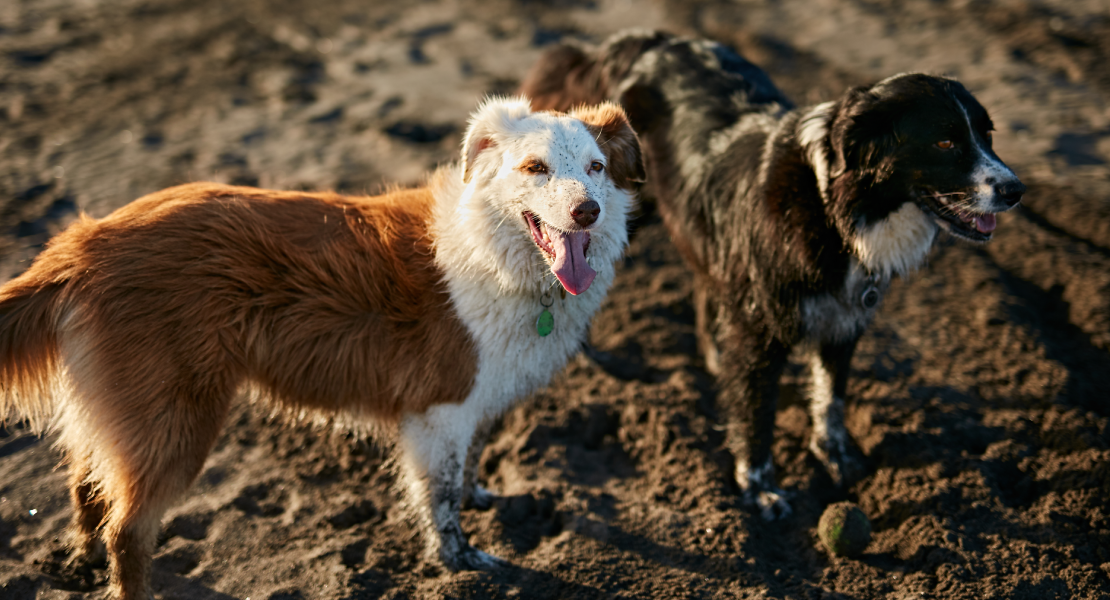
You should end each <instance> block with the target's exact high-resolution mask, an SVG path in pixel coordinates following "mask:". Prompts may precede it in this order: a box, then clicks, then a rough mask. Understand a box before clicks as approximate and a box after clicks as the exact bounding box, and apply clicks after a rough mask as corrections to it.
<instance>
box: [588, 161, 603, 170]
mask: <svg viewBox="0 0 1110 600" xmlns="http://www.w3.org/2000/svg"><path fill="white" fill-rule="evenodd" d="M590 170H591V171H593V172H594V173H600V172H602V171H604V170H605V165H603V164H601V161H600V160H595V161H594V162H592V163H590Z"/></svg>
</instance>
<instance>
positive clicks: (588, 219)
mask: <svg viewBox="0 0 1110 600" xmlns="http://www.w3.org/2000/svg"><path fill="white" fill-rule="evenodd" d="M599 214H601V206H599V205H598V203H597V202H594V201H593V200H587V201H585V202H583V203H582V204H579V205H578V206H575V207H574V208H572V209H570V217H571V218H572V219H574V222H575V223H578V224H579V225H581V226H582V227H589V226H590V225H593V224H594V221H597V216H598V215H599Z"/></svg>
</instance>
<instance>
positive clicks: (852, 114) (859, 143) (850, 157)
mask: <svg viewBox="0 0 1110 600" xmlns="http://www.w3.org/2000/svg"><path fill="white" fill-rule="evenodd" d="M880 102H881V101H880V99H879V98H878V96H876V95H875V94H873V93H872V92H871V91H870V89H869V88H863V87H860V88H854V89H852V90H849V91H848V93H847V94H845V95H844V98H843V99H842V100H841V101H840V103H839V106H837V110H836V116H835V118H834V119H833V122H832V127H831V131H830V133H829V143H830V146H831V147H832V153H833V157H832V158H833V160H832V163H833V164H832V165H831V167H832V169H831V171H830V173H829V175H830V176H831V177H833V178H836V177H839V176H840V175H843V174H844V173H845V172H846V171H858V172H861V173H864V172H866V173H871V174H872V176H874V177H877V178H879V179H882V178H884V176H885V175H886V173H884V171H885V170H886V169H887V168H889V164H886V163H887V162H888V159H889V158H890V156H891V154H892V153H893V152H894V149H895V147H896V146H897V145H898V140H897V133H896V132H895V130H894V122H895V121H894V118H893V115H891V114H888V111H886V110H882V107H881V106H880Z"/></svg>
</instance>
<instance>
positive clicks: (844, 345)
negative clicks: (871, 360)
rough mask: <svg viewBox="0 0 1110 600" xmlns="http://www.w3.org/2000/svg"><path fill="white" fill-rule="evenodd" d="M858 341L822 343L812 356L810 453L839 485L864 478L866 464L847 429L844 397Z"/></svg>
mask: <svg viewBox="0 0 1110 600" xmlns="http://www.w3.org/2000/svg"><path fill="white" fill-rule="evenodd" d="M857 340H858V338H856V339H852V340H851V341H848V342H841V343H836V344H822V345H821V347H820V349H819V350H818V351H817V352H815V353H814V354H813V355H812V356H811V357H810V389H809V398H810V404H809V414H810V418H811V419H812V420H813V432H812V434H811V435H810V438H809V450H810V452H813V455H814V456H816V457H817V459H818V460H820V461H821V462H822V463H823V464H824V465H825V469H826V470H827V471H828V473H829V476H830V477H832V479H833V482H834V483H836V484H837V485H845V484H847V483H851V482H853V481H855V480H857V479H859V478H860V477H861V476H862V475H863V463H862V462H861V461H860V460H859V458H858V457H857V456H855V452H854V447H853V445H852V440H851V436H849V435H848V429H847V428H846V427H845V426H844V396H845V393H846V392H847V389H848V372H849V371H850V367H851V363H852V353H853V352H854V351H855V348H856V341H857Z"/></svg>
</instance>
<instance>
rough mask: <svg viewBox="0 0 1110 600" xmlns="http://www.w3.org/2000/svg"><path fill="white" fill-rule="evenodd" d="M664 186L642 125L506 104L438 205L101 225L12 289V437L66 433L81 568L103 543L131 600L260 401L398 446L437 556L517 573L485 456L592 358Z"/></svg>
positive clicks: (72, 236) (397, 200)
mask: <svg viewBox="0 0 1110 600" xmlns="http://www.w3.org/2000/svg"><path fill="white" fill-rule="evenodd" d="M642 179H643V166H642V163H641V160H640V155H639V145H638V142H637V139H636V136H635V134H634V133H633V132H632V130H631V128H630V127H629V125H628V123H627V120H626V118H625V116H624V113H623V112H622V111H621V110H620V109H619V108H617V107H615V106H613V105H609V104H605V105H601V106H598V107H593V108H581V109H578V110H575V111H573V112H571V113H570V114H568V115H563V114H557V113H533V112H532V111H531V110H530V108H529V106H528V104H527V102H526V101H524V100H492V101H489V102H487V103H486V104H485V105H483V106H482V107H481V108H480V109H479V110H478V111H477V112H476V113H475V114H474V116H473V117H472V119H471V123H470V127H469V130H468V132H467V134H466V139H465V141H464V148H463V161H462V163H461V164H459V165H456V166H452V167H446V168H444V169H442V170H440V171H439V172H438V173H437V174H436V175H435V176H434V177H433V179H432V181H431V184H430V185H429V186H428V187H426V188H422V189H413V190H403V191H394V192H390V193H387V194H385V195H382V196H377V197H345V196H340V195H338V194H333V193H303V192H276V191H268V190H259V189H253V188H245V187H231V186H225V185H217V184H192V185H184V186H180V187H175V188H170V189H167V190H163V191H161V192H158V193H155V194H151V195H149V196H145V197H143V198H140V199H138V200H136V201H134V202H132V203H131V204H129V205H127V206H125V207H123V208H120V209H119V210H117V211H115V212H114V213H112V214H111V215H109V216H108V217H106V218H104V219H102V220H99V221H97V220H93V219H89V218H82V219H81V220H80V221H78V222H77V223H75V224H74V225H72V226H71V227H70V228H69V229H67V230H66V231H65V232H63V233H62V234H60V235H59V236H57V237H56V238H55V239H54V240H52V241H51V243H50V244H49V245H48V247H47V249H46V250H45V251H43V252H42V253H41V254H40V255H39V257H38V258H37V259H36V261H35V262H34V264H33V265H32V266H31V267H30V269H28V270H27V271H26V272H25V273H24V274H22V275H21V276H19V277H17V278H16V279H14V280H12V281H11V282H9V283H7V284H6V285H4V286H3V287H2V288H0V417H3V416H5V415H9V416H11V415H13V414H14V415H22V416H23V417H26V418H28V419H30V420H31V422H32V423H33V424H34V425H35V426H36V427H39V428H45V427H49V428H53V429H56V430H57V431H58V432H59V433H60V436H59V440H58V444H59V446H60V447H61V448H62V449H63V450H64V452H65V455H66V458H67V460H68V462H69V468H70V473H71V475H70V482H71V486H72V499H73V503H74V506H75V509H76V514H75V518H74V527H73V529H74V533H75V553H76V555H77V556H79V557H81V556H84V557H90V556H92V555H95V554H96V553H97V551H98V547H99V544H98V542H99V541H100V540H103V542H105V543H106V550H107V553H108V558H109V559H110V575H111V594H112V595H114V596H115V597H118V598H121V599H127V600H130V599H139V598H141V599H143V600H146V599H147V598H149V597H150V596H151V592H152V590H151V588H150V583H149V579H150V573H149V571H150V565H151V553H152V551H153V549H154V544H155V540H156V535H157V530H158V526H159V522H160V518H161V515H162V514H163V512H164V510H165V509H166V508H167V507H168V506H169V505H170V504H171V503H172V502H174V501H175V500H176V499H178V498H179V497H180V496H181V494H182V493H183V492H184V491H185V489H186V488H187V486H188V485H189V484H190V482H191V481H192V480H193V478H194V477H195V476H196V475H197V473H198V472H199V470H200V469H201V467H202V465H203V463H204V461H205V458H206V456H207V455H208V452H209V451H210V449H211V447H212V445H213V443H214V442H215V441H216V438H217V435H218V434H219V432H220V429H221V425H222V423H223V421H224V418H225V417H226V415H227V414H228V408H229V403H230V402H231V401H232V400H233V398H234V397H236V395H238V394H241V393H244V392H246V393H249V394H252V395H253V396H255V397H256V398H262V399H264V400H268V401H272V402H274V403H276V404H277V405H279V406H284V407H287V408H289V409H291V410H293V411H300V412H307V413H308V414H314V415H318V416H322V417H325V418H331V419H337V420H340V421H347V422H352V423H368V424H370V426H371V427H374V428H376V429H377V430H378V431H379V432H381V433H388V432H390V431H392V432H395V433H396V435H397V440H398V446H399V449H400V450H401V458H400V463H401V465H402V467H403V470H404V472H405V475H406V478H405V481H406V482H407V485H408V487H409V490H408V493H409V494H410V496H409V501H410V502H412V503H413V504H414V505H415V506H416V507H417V509H418V511H419V516H420V519H421V520H422V521H423V523H424V525H425V526H426V530H427V531H426V535H427V537H428V543H429V547H430V549H431V550H432V551H434V552H436V553H438V556H439V558H440V559H441V560H442V561H443V562H444V564H445V565H446V566H448V567H449V568H452V569H472V568H483V567H489V566H493V565H496V564H498V563H499V561H498V560H497V559H495V558H493V557H491V556H489V555H487V554H485V553H483V552H481V551H478V550H476V549H474V548H473V547H471V546H470V545H469V544H468V543H467V541H466V537H465V536H464V534H463V532H462V530H461V529H460V527H459V516H458V512H459V509H460V505H461V504H463V503H465V502H473V503H476V504H482V503H488V501H489V499H490V498H489V496H488V493H487V492H484V491H483V490H481V488H479V487H477V485H476V484H475V483H474V481H473V477H474V468H473V467H474V464H475V462H476V458H477V453H478V452H479V451H480V449H481V445H480V444H472V443H471V440H472V438H480V436H476V432H480V431H481V430H482V428H483V427H482V426H483V424H484V423H486V422H488V420H489V419H490V418H492V417H494V416H496V415H497V414H499V413H500V412H502V411H503V410H504V409H505V408H506V407H508V406H509V405H510V404H511V402H512V401H513V400H515V399H517V398H520V397H521V396H524V395H526V394H528V393H530V392H532V391H533V390H535V389H536V388H537V387H539V386H542V385H545V384H546V383H547V381H548V380H549V379H550V377H551V376H552V375H553V374H554V373H555V372H556V371H558V370H559V369H561V368H562V367H563V366H564V365H565V363H566V361H567V359H568V357H570V356H571V355H572V354H574V353H575V352H577V351H578V349H579V346H580V344H581V343H582V341H583V339H584V337H585V334H586V329H587V326H588V324H589V321H590V318H591V316H592V315H593V313H594V312H595V311H596V310H597V308H598V307H599V306H600V304H601V302H602V299H603V298H604V296H605V293H606V291H607V289H608V287H609V286H610V284H611V283H612V279H613V275H614V263H615V261H617V260H618V259H619V258H620V256H621V254H622V252H623V250H624V247H625V245H626V244H627V232H626V219H627V213H628V211H629V209H630V207H631V203H632V202H633V194H632V190H633V188H634V186H635V182H636V181H640V180H642ZM556 279H558V280H559V281H562V282H563V283H564V285H566V286H568V287H569V288H573V289H571V290H570V291H571V292H572V294H577V295H571V296H566V297H563V296H562V295H560V294H557V293H556V294H554V295H552V294H551V293H550V290H551V288H552V287H553V286H554V285H557V284H556V283H555V282H556ZM544 298H547V299H548V301H546V302H544V301H543V299H544ZM541 302H542V303H543V304H545V305H546V304H550V308H548V310H549V311H550V312H551V313H552V314H553V315H554V321H555V326H554V329H553V331H552V332H551V334H550V335H547V336H546V337H541V336H540V335H539V334H538V333H537V330H536V325H535V323H536V319H537V315H539V313H540V311H541V310H543V307H542V306H541ZM478 441H480V440H478Z"/></svg>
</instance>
